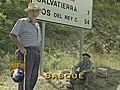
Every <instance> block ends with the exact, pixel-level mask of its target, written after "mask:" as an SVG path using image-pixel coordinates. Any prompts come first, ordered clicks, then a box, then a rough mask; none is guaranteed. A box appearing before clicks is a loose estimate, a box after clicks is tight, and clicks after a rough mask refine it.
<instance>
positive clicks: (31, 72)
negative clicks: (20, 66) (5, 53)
mask: <svg viewBox="0 0 120 90" xmlns="http://www.w3.org/2000/svg"><path fill="white" fill-rule="evenodd" d="M25 49H26V51H27V54H26V56H25V61H24V55H23V54H22V53H21V52H18V60H21V61H22V62H25V76H24V78H25V82H24V81H22V82H19V86H18V90H24V87H25V90H33V88H34V86H35V84H36V81H37V78H38V69H39V64H40V53H39V48H37V47H33V46H29V47H25ZM24 83H25V86H24Z"/></svg>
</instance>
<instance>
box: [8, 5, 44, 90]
mask: <svg viewBox="0 0 120 90" xmlns="http://www.w3.org/2000/svg"><path fill="white" fill-rule="evenodd" d="M25 11H26V12H27V15H28V17H27V18H21V19H19V20H18V21H17V22H16V24H15V26H14V27H13V29H12V31H11V32H10V38H11V40H12V41H13V43H14V44H15V45H16V46H17V47H18V49H19V52H18V59H19V60H22V61H23V60H24V56H26V57H25V62H26V63H25V66H26V67H25V68H26V69H25V90H33V88H34V86H35V84H36V81H37V77H38V69H39V63H40V53H39V52H40V51H39V49H40V44H41V29H40V26H39V24H38V22H37V20H36V18H37V17H38V15H39V14H40V13H41V11H42V10H41V9H40V8H39V7H38V6H37V5H35V4H34V3H29V5H28V8H26V9H25ZM19 90H23V82H21V83H19Z"/></svg>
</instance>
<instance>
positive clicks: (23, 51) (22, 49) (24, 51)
mask: <svg viewBox="0 0 120 90" xmlns="http://www.w3.org/2000/svg"><path fill="white" fill-rule="evenodd" d="M20 52H21V53H22V54H24V55H26V54H27V52H26V49H25V48H24V47H21V48H20Z"/></svg>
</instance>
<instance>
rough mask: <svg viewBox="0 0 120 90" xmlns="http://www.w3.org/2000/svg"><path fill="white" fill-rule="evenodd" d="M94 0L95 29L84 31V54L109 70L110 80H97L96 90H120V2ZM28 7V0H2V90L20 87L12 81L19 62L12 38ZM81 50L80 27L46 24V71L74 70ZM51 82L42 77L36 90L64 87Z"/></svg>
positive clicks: (0, 44)
mask: <svg viewBox="0 0 120 90" xmlns="http://www.w3.org/2000/svg"><path fill="white" fill-rule="evenodd" d="M18 1H19V0H18ZM93 1H94V3H93V28H92V29H91V30H87V29H84V31H83V34H84V46H83V52H88V53H90V54H91V56H92V59H93V60H94V61H95V64H96V66H95V67H96V69H97V68H99V67H107V68H109V72H108V77H107V78H99V77H97V79H96V82H95V83H94V85H93V86H94V88H95V89H94V90H116V89H117V87H119V85H120V57H119V54H120V2H119V0H93ZM1 3H2V4H1ZM27 4H28V0H26V1H20V2H15V1H14V0H0V90H16V88H17V84H15V83H14V82H13V81H12V80H11V78H10V74H11V71H10V70H9V69H10V68H9V65H10V63H13V61H14V60H16V55H15V54H14V52H15V50H16V47H15V46H14V45H13V44H12V43H11V41H10V39H9V36H8V35H9V32H10V30H11V29H12V27H13V25H14V24H15V22H16V20H18V19H19V18H20V17H25V16H26V14H25V12H23V10H24V8H25V7H26V6H27ZM40 23H41V22H40ZM79 51H80V28H75V27H70V26H64V25H59V24H54V23H48V22H47V23H46V32H45V52H44V54H45V55H44V56H45V60H44V66H45V69H46V71H50V72H58V71H61V70H64V69H71V68H72V67H73V66H74V65H75V64H76V63H77V62H78V61H79ZM51 82H53V83H51ZM51 82H49V81H47V80H45V79H44V78H41V77H40V75H39V79H38V82H37V85H36V89H35V90H58V89H57V87H58V86H59V85H61V84H59V85H58V83H59V82H57V80H56V81H55V80H51ZM54 84H55V85H54ZM80 87H82V84H81V85H80ZM39 88H41V89H39ZM60 90H61V89H60ZM64 90H65V89H64ZM79 90H80V89H79ZM117 90H120V89H117Z"/></svg>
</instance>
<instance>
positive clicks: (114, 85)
mask: <svg viewBox="0 0 120 90" xmlns="http://www.w3.org/2000/svg"><path fill="white" fill-rule="evenodd" d="M74 87H75V90H83V82H81V81H80V80H76V84H75V85H74ZM92 87H93V88H92V90H120V70H115V69H108V70H107V75H106V76H103V77H101V76H97V77H96V79H95V80H94V82H93V83H92ZM0 90H17V84H16V83H15V82H13V81H12V80H11V78H10V77H9V74H8V75H1V76H0ZM34 90H72V89H71V84H70V82H69V80H68V79H45V78H44V77H40V76H39V78H38V81H37V84H36V87H35V89H34Z"/></svg>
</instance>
